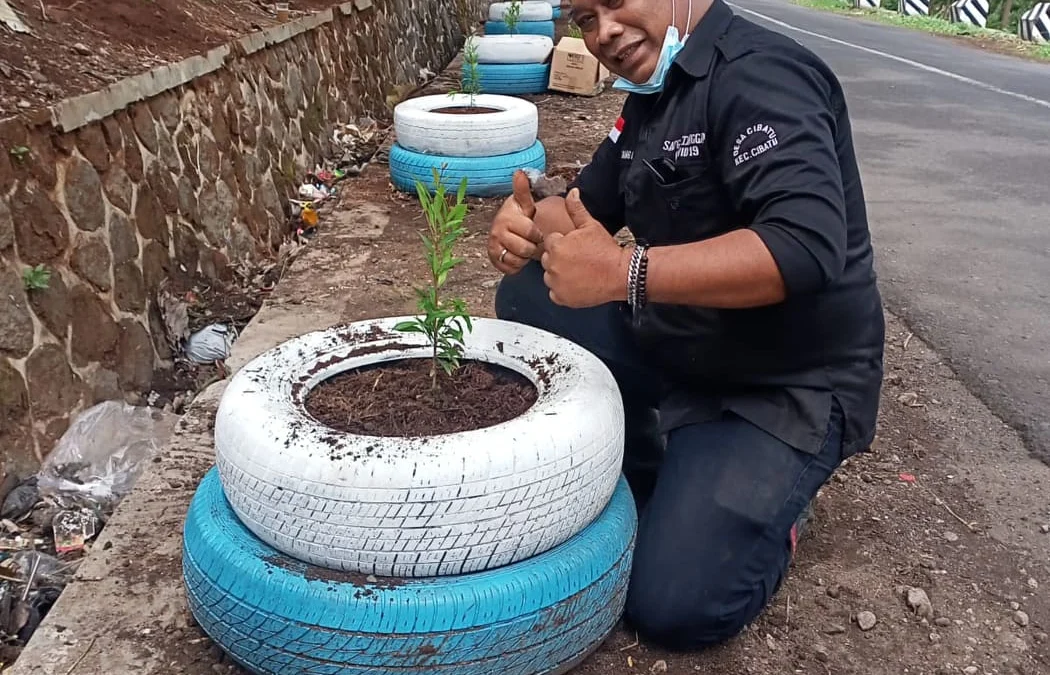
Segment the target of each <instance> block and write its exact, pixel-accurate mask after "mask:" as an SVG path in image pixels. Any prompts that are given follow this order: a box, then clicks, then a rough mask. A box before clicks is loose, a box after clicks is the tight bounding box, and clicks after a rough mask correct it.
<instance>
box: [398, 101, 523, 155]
mask: <svg viewBox="0 0 1050 675" xmlns="http://www.w3.org/2000/svg"><path fill="white" fill-rule="evenodd" d="M473 98H474V105H475V106H479V107H483V108H496V109H498V110H499V112H493V113H485V114H470V115H454V114H445V113H440V112H434V110H437V109H440V108H446V107H453V106H468V105H470V103H471V97H470V95H469V94H456V95H453V96H449V95H447V94H433V95H431V96H420V97H418V98H410V99H408V100H406V101H402V102H401V103H399V104H397V106H395V107H394V134H395V136H396V139H397V142H398V143H399V144H401V146H402V147H405V148H407V149H409V150H412V151H415V152H422V153H426V154H430V155H446V156H449V157H491V156H493V155H506V154H510V153H512V152H519V151H521V150H524V149H526V148H529V147H532V145H533V144H534V143H535V142H536V136H537V134H538V132H539V111H538V110H537V109H536V105H535V104H534V103H531V102H529V101H526V100H524V99H521V98H518V97H516V96H503V95H499V94H479V95H477V96H474V97H473Z"/></svg>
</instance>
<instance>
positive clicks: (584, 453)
mask: <svg viewBox="0 0 1050 675" xmlns="http://www.w3.org/2000/svg"><path fill="white" fill-rule="evenodd" d="M404 318H407V317H401V318H388V319H378V320H367V321H360V322H357V323H353V324H350V325H349V326H341V327H338V326H337V327H335V328H330V329H328V330H324V331H318V332H313V333H308V334H306V335H302V336H300V337H296V338H293V339H291V340H288V341H287V342H284V343H282V344H281V345H279V346H277V347H275V348H273V349H271V350H269V351H267V352H265V353H263V354H261V355H260V356H258V357H256V358H255V359H253V360H252V361H251V362H249V363H248V364H246V365H245V366H244V367H243V368H242V369H241V370H240V371H238V372H237V374H236V375H235V376H234V377H233V378H232V379H231V381H230V383H229V385H228V387H227V389H226V391H225V393H224V394H223V398H222V401H221V402H220V405H219V410H218V413H217V415H216V420H215V452H216V465H217V467H218V472H219V475H220V477H221V480H222V485H223V489H224V492H225V494H226V497H227V499H228V500H229V503H230V505H231V507H232V508H233V510H234V512H235V513H236V514H237V516H238V518H239V520H240V521H241V522H242V523H244V525H245V527H247V528H248V529H249V530H251V531H252V532H253V533H254V534H255V535H256V536H258V537H259V538H260V539H262V540H263V541H264V542H265V543H266V544H268V545H270V546H272V547H274V548H276V549H277V550H279V551H281V552H283V553H285V554H286V555H289V556H291V557H293V558H296V559H298V560H302V561H305V562H307V563H310V564H313V565H318V566H320V567H325V568H328V569H337V570H342V571H348V572H357V573H363V574H374V575H378V576H395V577H423V576H441V575H449V574H464V573H468V572H475V571H480V570H485V569H490V568H494V567H499V566H502V565H507V564H510V563H514V562H517V561H521V560H525V559H527V558H531V557H533V556H535V555H538V554H540V553H542V552H545V551H547V550H550V549H552V548H554V547H556V546H558V545H560V544H562V543H564V542H566V541H567V540H569V539H570V538H571V537H573V536H575V535H576V534H578V533H579V532H580V531H581V530H583V528H585V527H586V526H587V525H588V524H590V523H591V522H592V521H593V520H594V519H595V518H596V517H597V516H598V514H599V513H600V512H601V511H602V509H604V508H605V506H606V505H607V503H608V502H609V499H610V498H611V496H612V494H613V492H614V490H615V488H616V484H617V481H618V479H619V477H620V473H621V464H622V460H623V443H624V419H623V406H622V402H621V399H620V394H619V389H618V388H617V385H616V381H615V380H614V379H613V377H612V374H611V373H610V372H609V370H608V369H607V368H606V366H605V365H604V364H603V363H602V362H601V361H600V360H599V359H598V358H597V357H596V356H594V355H593V354H591V353H590V352H588V351H586V350H584V349H583V348H582V347H579V346H578V345H576V344H575V343H573V342H570V341H568V340H566V339H564V338H561V337H559V336H556V335H553V334H551V333H548V332H546V331H542V330H538V329H536V328H533V327H530V326H526V325H522V324H517V323H513V322H507V321H500V320H497V319H487V318H477V319H475V320H474V321H475V323H474V330H473V331H472V332H471V333H468V334H467V336H466V347H465V354H464V356H465V358H467V359H475V360H482V361H489V362H492V363H495V364H497V365H501V366H504V367H507V368H510V369H512V370H515V371H517V372H519V373H521V374H522V375H525V376H526V377H528V378H529V379H530V380H531V381H532V382H533V383H534V384H535V385H536V386H537V390H538V399H537V400H536V402H535V404H534V405H533V406H532V407H531V408H529V409H528V410H527V411H526V412H525V413H523V414H522V415H520V416H519V417H517V418H514V419H511V420H509V421H507V422H504V423H501V424H497V425H495V426H491V427H487V428H483V429H476V430H472V431H465V432H459V433H450V434H442V435H436V436H429V437H426V436H423V437H414V438H403V437H396V436H394V437H383V436H364V435H357V434H350V433H344V432H339V431H336V430H334V429H332V428H331V427H328V426H326V425H324V424H321V423H320V422H318V421H317V420H315V419H314V418H313V417H312V416H310V415H309V414H308V413H307V412H306V409H305V404H304V402H305V400H306V396H307V393H308V392H309V391H311V390H312V389H313V388H314V387H315V386H317V385H318V384H319V383H321V382H323V381H325V380H327V379H328V378H330V377H332V376H334V375H336V374H338V373H341V372H345V371H347V370H351V369H354V368H357V367H360V366H365V365H368V364H376V363H379V362H382V361H389V360H395V359H400V358H406V357H407V358H425V357H428V356H429V354H430V347H429V344H428V342H427V339H426V337H425V336H424V335H421V334H416V333H407V334H406V333H400V332H397V331H395V330H394V329H393V327H394V325H395V324H396V323H397V322H398V321H399V320H402V319H404Z"/></svg>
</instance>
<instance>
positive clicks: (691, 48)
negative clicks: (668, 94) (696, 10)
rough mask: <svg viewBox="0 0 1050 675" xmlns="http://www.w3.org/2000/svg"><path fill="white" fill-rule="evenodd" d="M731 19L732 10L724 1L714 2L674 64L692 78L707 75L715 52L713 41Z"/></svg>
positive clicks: (722, 32)
mask: <svg viewBox="0 0 1050 675" xmlns="http://www.w3.org/2000/svg"><path fill="white" fill-rule="evenodd" d="M732 19H733V10H731V9H730V8H729V5H727V4H726V3H725V0H714V1H713V2H712V3H711V6H710V7H708V9H707V12H706V13H704V16H703V17H702V18H701V19H700V21H698V22H697V24H696V28H695V29H694V30H693V32H692V33H690V35H689V39H688V40H686V42H685V46H684V47H682V51H681V52H679V54H678V58H677V59H675V64H676V65H678V66H679V67H681V68H682V69H683V70H684V71H685V72H687V73H689V74H690V75H692V76H693V77H704V76H705V75H707V67H708V66H709V65H710V64H711V57H712V56H713V55H714V52H715V41H716V40H717V39H718V38H720V37H721V36H722V35H723V34H724V33H725V32H726V29H727V28H729V22H730V21H732Z"/></svg>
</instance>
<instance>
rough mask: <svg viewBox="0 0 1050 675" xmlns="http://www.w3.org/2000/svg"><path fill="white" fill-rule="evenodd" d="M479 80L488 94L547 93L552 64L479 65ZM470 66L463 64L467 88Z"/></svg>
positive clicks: (462, 78)
mask: <svg viewBox="0 0 1050 675" xmlns="http://www.w3.org/2000/svg"><path fill="white" fill-rule="evenodd" d="M477 68H478V80H479V84H480V85H481V91H483V92H485V93H486V94H509V95H515V94H539V93H541V92H544V91H547V85H548V83H549V82H550V76H551V64H550V63H549V62H548V63H479V64H478V66H477ZM469 74H470V66H469V65H468V64H466V63H464V64H463V68H462V70H461V78H460V79H461V82H462V83H463V85H464V86H466V82H467V79H468V77H469Z"/></svg>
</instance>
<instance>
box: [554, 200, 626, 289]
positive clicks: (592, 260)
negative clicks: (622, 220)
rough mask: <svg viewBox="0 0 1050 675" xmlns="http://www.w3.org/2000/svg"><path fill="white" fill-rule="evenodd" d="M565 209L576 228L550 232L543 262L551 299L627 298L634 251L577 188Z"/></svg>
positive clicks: (566, 201) (566, 203)
mask: <svg viewBox="0 0 1050 675" xmlns="http://www.w3.org/2000/svg"><path fill="white" fill-rule="evenodd" d="M565 209H566V211H568V213H569V216H570V217H571V218H572V222H573V225H574V226H575V229H574V230H573V231H572V232H569V233H568V234H564V235H563V234H560V233H557V232H554V233H551V234H548V235H547V237H546V239H545V240H544V244H543V245H544V252H543V256H542V258H541V259H540V261H541V262H542V264H543V269H544V270H545V272H544V275H543V281H544V283H546V284H547V288H549V289H550V298H551V301H552V302H554V303H555V304H558V305H564V306H566V307H593V306H595V305H601V304H604V303H606V302H614V301H617V300H623V299H625V298H626V297H627V267H628V263H629V262H630V253H629V252H628V251H626V250H625V249H623V248H621V247H620V245H619V244H617V243H616V240H615V239H613V237H612V235H610V234H609V232H608V231H606V229H605V228H604V227H603V226H602V224H601V223H599V222H598V221H597V220H595V219H594V218H593V217H592V216H591V214H590V213H588V212H587V209H586V207H584V205H583V202H581V201H580V191H579V190H578V189H575V188H574V189H573V190H572V192H570V193H569V196H568V197H567V198H566V200H565Z"/></svg>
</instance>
